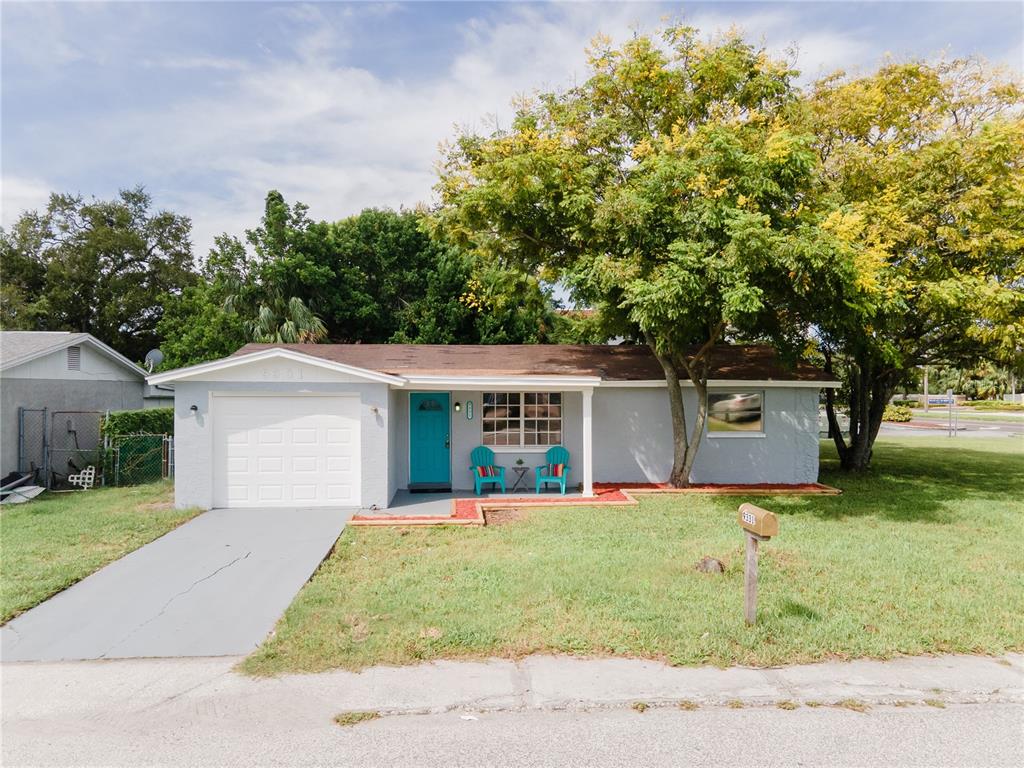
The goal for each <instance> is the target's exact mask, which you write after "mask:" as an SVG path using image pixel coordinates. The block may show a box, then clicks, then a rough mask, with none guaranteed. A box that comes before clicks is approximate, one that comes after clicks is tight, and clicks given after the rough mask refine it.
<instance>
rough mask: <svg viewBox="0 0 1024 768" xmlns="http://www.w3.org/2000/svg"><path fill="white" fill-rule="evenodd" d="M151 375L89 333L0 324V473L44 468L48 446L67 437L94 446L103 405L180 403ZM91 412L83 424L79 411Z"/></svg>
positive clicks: (105, 407) (58, 445) (58, 444)
mask: <svg viewBox="0 0 1024 768" xmlns="http://www.w3.org/2000/svg"><path fill="white" fill-rule="evenodd" d="M146 375H147V373H146V371H145V370H144V369H142V368H140V367H139V366H138V365H136V364H135V363H133V362H132V361H131V360H129V359H128V358H126V357H125V356H124V355H122V354H120V353H119V352H117V350H115V349H113V348H111V347H110V346H108V345H106V344H104V343H103V342H102V341H100V340H99V339H97V338H96V337H94V336H92V335H90V334H88V333H69V332H67V331H0V476H6V475H7V474H8V473H10V472H14V471H19V470H23V471H28V470H29V469H30V465H35V466H36V467H37V468H42V467H43V466H44V465H45V464H46V463H47V461H48V459H47V457H46V455H45V452H46V450H47V448H52V449H54V450H60V449H61V447H62V446H63V444H64V443H65V442H69V443H78V444H79V445H80V446H81V447H83V448H85V447H88V448H90V449H91V448H94V447H95V445H93V444H92V443H97V442H98V439H99V434H98V420H97V419H96V418H95V414H96V413H104V412H106V411H120V410H130V409H135V408H143V407H157V406H166V407H170V406H171V405H173V403H174V393H173V392H172V391H171V389H170V387H165V388H155V387H152V386H150V385H148V384H147V383H146ZM43 409H45V411H44V410H43ZM85 413H88V414H91V416H90V421H89V423H88V424H85V423H84V422H83V423H82V424H81V425H80V424H79V423H78V419H76V418H74V417H73V415H74V414H83V415H84V414H85ZM69 419H71V422H72V427H71V429H72V431H74V432H75V434H70V433H69V432H68V429H69V428H68V427H67V422H68V420H69ZM55 420H56V421H55ZM93 422H95V423H93ZM55 431H56V434H55ZM19 435H20V439H19ZM85 443H90V445H88V446H86V445H85ZM19 465H21V466H19ZM54 468H55V469H57V470H59V471H63V468H61V467H57V466H56V463H54ZM40 479H42V478H40Z"/></svg>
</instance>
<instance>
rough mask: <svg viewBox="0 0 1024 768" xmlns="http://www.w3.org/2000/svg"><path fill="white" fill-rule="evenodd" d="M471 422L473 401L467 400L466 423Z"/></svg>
mask: <svg viewBox="0 0 1024 768" xmlns="http://www.w3.org/2000/svg"><path fill="white" fill-rule="evenodd" d="M472 420H473V401H472V400H467V401H466V421H472Z"/></svg>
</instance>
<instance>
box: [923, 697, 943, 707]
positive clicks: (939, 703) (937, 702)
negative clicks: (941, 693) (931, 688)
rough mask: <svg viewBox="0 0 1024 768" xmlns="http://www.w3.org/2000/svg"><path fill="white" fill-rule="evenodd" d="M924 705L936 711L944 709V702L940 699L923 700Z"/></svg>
mask: <svg viewBox="0 0 1024 768" xmlns="http://www.w3.org/2000/svg"><path fill="white" fill-rule="evenodd" d="M924 703H925V704H927V705H928V706H929V707H935V708H936V709H945V708H946V702H944V701H942V700H941V699H925V700H924Z"/></svg>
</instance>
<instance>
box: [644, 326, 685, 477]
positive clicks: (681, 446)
mask: <svg viewBox="0 0 1024 768" xmlns="http://www.w3.org/2000/svg"><path fill="white" fill-rule="evenodd" d="M650 346H651V349H652V350H653V351H654V356H655V357H656V358H657V359H658V362H659V363H661V369H662V370H663V371H664V372H665V383H666V384H667V385H668V410H669V415H670V416H671V417H672V471H671V472H670V473H669V476H668V484H669V485H671V486H672V487H674V488H679V487H681V486H685V485H688V484H689V482H690V472H689V468H688V467H687V465H686V457H687V455H688V454H689V447H690V436H689V434H688V433H687V430H686V406H685V405H684V403H683V388H682V386H681V382H680V380H679V371H677V370H676V366H675V363H673V362H672V360H670V359H669V358H667V357H665V356H664V355H662V354H660V353H659V352H658V351H657V350H656V349H655V348H654V345H653V344H651V345H650Z"/></svg>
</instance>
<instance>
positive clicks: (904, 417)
mask: <svg viewBox="0 0 1024 768" xmlns="http://www.w3.org/2000/svg"><path fill="white" fill-rule="evenodd" d="M913 417H914V414H913V412H912V411H911V410H910V408H908V407H907V406H905V405H887V406H885V413H883V414H882V421H910V420H911V419H912V418H913Z"/></svg>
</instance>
